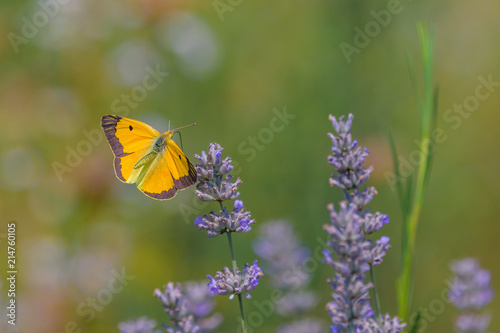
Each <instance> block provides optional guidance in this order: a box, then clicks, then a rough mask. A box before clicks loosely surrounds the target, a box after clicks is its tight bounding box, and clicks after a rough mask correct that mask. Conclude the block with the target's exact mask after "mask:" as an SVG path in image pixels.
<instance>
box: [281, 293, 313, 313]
mask: <svg viewBox="0 0 500 333" xmlns="http://www.w3.org/2000/svg"><path fill="white" fill-rule="evenodd" d="M317 304H318V298H317V297H316V294H314V293H313V292H310V291H304V290H301V291H286V292H285V294H284V295H283V296H282V297H281V298H280V299H279V300H278V301H277V302H276V312H277V313H278V314H280V315H282V316H294V315H298V314H301V313H304V312H306V311H308V310H311V309H312V308H314V307H315V306H316V305H317Z"/></svg>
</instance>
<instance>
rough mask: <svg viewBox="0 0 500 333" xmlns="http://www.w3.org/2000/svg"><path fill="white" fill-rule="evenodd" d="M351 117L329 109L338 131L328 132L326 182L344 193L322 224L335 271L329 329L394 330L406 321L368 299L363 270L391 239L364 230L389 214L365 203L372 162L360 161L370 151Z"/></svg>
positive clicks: (327, 256) (393, 332) (364, 332)
mask: <svg viewBox="0 0 500 333" xmlns="http://www.w3.org/2000/svg"><path fill="white" fill-rule="evenodd" d="M353 119H354V117H353V115H352V114H349V116H348V119H347V121H346V120H345V117H344V116H341V117H340V118H339V119H338V120H337V119H336V118H335V117H333V116H331V115H330V120H331V121H332V124H333V128H334V130H335V131H336V132H337V135H333V134H331V133H328V135H329V136H330V138H331V139H332V155H331V156H329V157H328V162H329V163H330V164H331V165H333V167H334V168H335V173H334V174H333V175H332V178H330V185H332V186H333V185H335V186H337V187H339V188H341V189H342V190H343V192H344V196H345V199H346V200H345V201H342V202H340V205H339V206H340V207H339V209H338V211H335V209H334V207H333V205H332V204H331V205H329V206H328V209H329V210H330V224H327V225H324V226H323V229H324V230H325V231H326V232H327V233H328V234H329V235H330V237H331V238H330V240H329V241H328V243H327V244H328V246H329V247H330V248H331V251H330V250H326V249H325V250H324V251H323V254H324V256H325V262H326V263H327V264H329V265H330V266H331V267H332V268H333V269H334V270H335V272H336V273H335V276H334V277H333V278H332V279H330V280H329V281H328V282H329V283H330V285H331V286H332V288H333V295H332V296H333V301H331V302H329V303H328V304H327V305H326V309H327V311H328V314H329V315H330V316H331V317H332V323H333V325H332V326H330V330H331V332H332V333H333V332H335V333H337V332H345V331H348V332H357V333H371V332H373V333H397V332H400V331H402V330H403V328H404V327H405V326H406V325H405V324H401V323H400V322H401V320H400V319H399V318H397V317H391V316H389V315H387V314H386V315H385V316H382V314H377V316H378V318H377V317H374V311H373V310H372V307H371V305H370V297H369V295H368V291H369V290H370V289H371V288H373V284H372V283H369V282H367V278H366V273H367V272H368V271H369V270H370V269H371V267H372V266H375V265H378V264H380V263H381V262H382V259H383V257H384V256H385V253H386V252H387V250H388V249H389V248H390V244H389V237H386V236H382V237H381V238H380V239H378V240H375V241H373V240H370V239H368V238H367V237H366V236H367V235H369V234H372V233H374V232H376V231H379V230H380V229H381V228H382V227H383V226H384V225H385V224H387V223H388V222H389V219H388V217H387V215H385V214H381V213H379V212H376V213H375V214H372V213H370V212H369V210H368V208H366V206H367V205H368V203H370V202H371V200H372V199H373V196H374V195H375V194H376V193H377V191H376V190H375V188H373V187H366V188H365V189H364V190H362V189H361V185H363V184H364V183H365V182H366V181H367V180H368V178H369V176H370V174H371V172H372V170H373V168H372V167H369V168H365V167H364V162H365V159H366V157H367V156H368V151H367V150H366V149H365V148H361V147H358V144H357V141H355V140H354V141H353V140H352V137H351V126H352V120H353ZM332 252H333V253H334V254H335V256H332Z"/></svg>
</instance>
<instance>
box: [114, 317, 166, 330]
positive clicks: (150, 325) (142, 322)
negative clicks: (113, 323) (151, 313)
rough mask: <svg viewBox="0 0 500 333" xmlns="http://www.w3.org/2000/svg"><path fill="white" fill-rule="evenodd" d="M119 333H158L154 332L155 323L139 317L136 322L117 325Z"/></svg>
mask: <svg viewBox="0 0 500 333" xmlns="http://www.w3.org/2000/svg"><path fill="white" fill-rule="evenodd" d="M118 328H119V329H120V333H160V331H155V330H154V329H155V328H156V321H154V320H152V319H148V318H147V317H141V318H139V319H137V320H129V321H126V322H122V323H119V324H118Z"/></svg>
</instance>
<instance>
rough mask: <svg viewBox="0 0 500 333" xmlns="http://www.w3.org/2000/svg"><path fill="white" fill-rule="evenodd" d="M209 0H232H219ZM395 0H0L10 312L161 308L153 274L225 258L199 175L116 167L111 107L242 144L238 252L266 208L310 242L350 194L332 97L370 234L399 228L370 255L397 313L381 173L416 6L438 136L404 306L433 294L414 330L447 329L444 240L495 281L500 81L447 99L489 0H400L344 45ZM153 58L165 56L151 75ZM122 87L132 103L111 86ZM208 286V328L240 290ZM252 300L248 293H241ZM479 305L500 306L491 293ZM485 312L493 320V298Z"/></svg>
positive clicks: (202, 140)
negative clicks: (110, 290)
mask: <svg viewBox="0 0 500 333" xmlns="http://www.w3.org/2000/svg"><path fill="white" fill-rule="evenodd" d="M217 3H223V4H225V5H226V6H228V7H226V8H229V9H228V10H227V11H225V12H224V13H218V12H217V10H216V9H215V7H214V4H217ZM230 3H232V5H231V4H230ZM391 3H392V4H393V5H394V2H393V1H392V2H388V1H352V0H351V1H338V0H331V1H285V0H278V1H271V2H270V1H246V0H242V1H236V0H233V1H228V0H221V1H220V2H212V1H206V2H202V1H176V0H171V1H161V0H143V1H118V0H104V1H91V0H71V1H62V0H61V2H60V3H59V2H57V4H58V5H54V2H49V1H41V2H36V1H25V0H23V1H2V2H1V3H0V35H1V36H3V37H2V38H1V39H0V114H1V118H0V120H1V124H2V126H1V128H2V130H1V131H0V142H1V145H0V194H1V200H0V212H1V226H0V233H1V236H2V237H3V238H2V239H1V240H2V242H1V244H2V246H1V247H0V248H1V251H2V252H3V253H2V254H1V255H0V257H1V258H4V259H2V262H1V263H0V276H2V277H4V276H5V273H4V272H5V271H6V270H7V267H6V262H5V261H6V260H5V257H6V254H5V252H6V242H5V233H6V232H7V223H8V222H9V221H16V222H17V228H18V231H17V237H18V245H17V251H18V253H17V260H18V271H19V274H18V281H17V284H18V285H17V288H18V298H17V300H18V304H19V309H18V326H17V328H18V329H19V332H41V333H45V332H63V331H64V330H65V325H66V324H67V323H68V322H71V321H74V322H76V323H77V325H78V327H79V328H80V329H81V330H82V332H116V331H117V324H118V322H120V321H123V320H128V319H133V318H138V317H140V316H143V315H148V316H149V317H151V318H154V319H155V320H157V322H167V321H168V320H167V317H166V315H165V314H164V312H163V309H162V307H161V305H160V303H159V301H158V300H157V299H156V298H154V297H153V296H152V294H153V290H154V289H155V288H159V287H161V286H162V285H164V284H166V283H167V282H168V281H185V280H199V279H202V278H203V277H204V276H205V275H207V274H212V275H213V274H215V272H216V271H217V270H220V269H221V268H222V267H223V266H225V265H229V264H230V256H229V252H228V248H227V240H226V239H225V237H219V238H216V239H212V240H208V239H207V238H206V234H204V233H203V232H200V231H198V230H197V228H196V227H195V226H194V225H193V224H192V221H193V220H194V218H195V217H196V216H197V214H204V213H208V212H209V211H210V210H211V209H216V208H217V206H216V205H215V204H213V203H211V204H209V205H205V206H203V207H201V206H199V201H198V200H197V199H196V197H195V196H194V188H193V187H192V188H189V189H187V190H185V191H182V192H180V193H179V194H178V195H177V197H175V198H174V199H173V200H169V201H155V200H152V199H149V198H147V197H146V196H144V195H143V194H142V193H141V192H139V191H138V190H137V189H136V188H135V186H132V185H126V184H123V183H121V182H120V181H119V180H118V179H117V178H116V177H115V175H114V173H113V169H112V153H111V151H110V149H109V147H108V145H107V143H106V142H105V141H104V140H103V139H102V135H101V134H100V133H101V128H100V118H101V116H102V115H104V114H115V113H119V112H122V115H124V114H125V113H126V114H127V115H128V116H129V117H131V118H135V119H139V120H143V121H146V122H148V123H149V124H150V125H152V126H153V127H155V128H157V129H158V130H160V131H164V130H166V129H167V126H168V122H169V121H171V123H172V126H173V127H176V126H182V125H185V124H189V123H192V122H196V123H197V124H198V125H197V126H195V127H191V128H186V129H184V130H182V134H183V144H184V151H185V152H186V154H187V155H188V156H189V157H192V156H193V154H195V153H200V151H201V150H206V149H207V147H208V144H209V143H210V142H213V141H216V142H218V143H220V144H221V145H222V146H223V147H224V148H225V150H224V154H225V156H228V155H229V156H231V157H232V158H233V160H234V161H236V162H237V163H238V165H239V166H238V168H237V169H236V170H237V171H238V176H239V177H241V179H242V180H243V184H242V185H241V186H240V187H239V189H240V192H241V196H240V199H242V200H243V201H244V202H245V205H246V207H247V209H248V210H250V211H251V212H252V214H253V217H254V218H255V219H256V220H257V223H256V224H255V226H254V227H253V230H252V232H249V233H246V234H238V235H235V237H234V241H235V251H236V256H237V259H238V261H239V263H240V266H241V265H242V264H243V263H244V262H251V261H253V260H254V259H255V258H256V255H255V254H254V253H253V251H252V249H251V244H252V240H253V239H255V237H257V231H258V229H259V225H260V224H262V223H265V222H266V221H269V220H273V219H277V218H286V219H289V220H290V221H291V222H292V223H293V224H294V226H295V228H296V232H297V233H298V234H299V235H300V237H301V239H302V240H303V241H304V243H305V244H307V245H309V246H310V247H312V248H316V247H317V246H318V241H317V238H318V237H320V238H321V239H324V238H325V235H324V232H323V231H322V225H323V224H324V223H327V222H328V213H327V210H326V205H327V203H329V202H338V201H340V200H341V199H342V193H341V191H340V190H338V189H335V188H334V189H332V188H330V186H329V184H328V178H329V176H330V173H331V172H332V168H331V167H330V166H329V165H328V164H327V155H328V154H329V150H330V139H329V138H327V136H326V133H327V132H329V131H332V128H331V123H330V122H329V121H328V114H330V113H331V114H333V115H336V116H339V115H342V114H347V113H353V114H354V115H355V122H354V129H353V133H354V136H355V138H356V139H358V140H359V142H360V144H361V145H363V146H366V147H368V149H369V151H370V152H371V156H370V158H369V160H368V162H369V163H370V164H372V165H374V167H375V171H374V173H373V174H372V177H371V178H370V181H369V184H370V185H373V186H375V187H376V188H377V190H378V192H379V195H378V196H377V197H376V198H375V200H374V201H373V202H372V205H371V208H372V210H379V211H381V212H384V213H387V214H389V217H390V218H391V223H390V224H389V225H387V226H386V227H385V228H384V229H383V231H382V232H381V234H386V235H388V236H390V237H391V243H392V246H393V247H392V249H391V250H390V251H389V253H388V255H387V257H386V258H385V260H384V264H382V265H381V266H379V267H378V268H377V270H376V274H377V278H378V283H379V292H380V294H381V295H382V307H383V310H384V312H389V313H392V314H396V312H397V310H396V301H395V287H394V281H395V278H396V276H397V275H398V274H399V271H400V260H401V257H400V240H401V237H400V234H401V227H400V226H401V215H400V211H399V204H398V202H397V195H396V193H395V192H394V190H393V189H394V187H393V186H390V184H389V183H388V181H387V179H386V175H387V173H390V172H392V161H391V157H390V148H389V145H388V140H387V136H386V129H387V128H388V127H390V128H391V129H392V130H393V132H394V135H395V138H396V141H397V144H398V149H399V151H400V154H401V156H402V157H404V158H405V159H408V156H410V153H411V152H412V151H414V150H415V149H416V145H415V143H414V141H415V140H416V139H417V138H418V134H419V128H418V124H419V122H418V113H417V107H416V102H415V96H414V92H413V90H412V88H411V84H410V81H409V75H408V70H407V59H406V52H407V51H409V53H410V54H411V55H412V56H413V57H414V58H416V59H418V54H419V48H418V39H417V34H416V29H415V23H416V22H417V21H418V20H421V19H425V20H427V22H428V23H429V25H430V27H431V28H432V29H433V30H434V35H435V49H436V60H435V78H436V82H437V83H439V85H440V100H439V105H440V106H439V116H438V119H439V120H438V127H440V128H442V130H443V131H444V132H445V133H446V136H447V139H446V140H444V142H442V143H440V144H438V145H437V146H436V154H435V159H434V165H433V170H432V176H431V181H430V185H429V189H428V192H427V196H426V200H425V204H424V208H423V213H422V218H421V223H420V226H419V234H418V239H417V249H416V251H417V258H416V275H415V296H414V302H413V311H414V310H416V309H418V308H419V307H422V308H427V309H429V307H435V309H438V310H439V311H438V312H439V313H437V314H436V311H434V312H433V311H432V310H429V317H428V318H427V320H426V322H427V328H426V329H425V332H448V331H451V330H452V326H453V318H454V316H455V315H456V311H455V309H454V308H453V307H452V306H451V305H449V304H447V303H443V302H441V304H444V305H443V306H442V307H441V306H439V305H438V304H437V303H439V301H435V300H439V299H440V298H441V293H442V291H443V290H445V289H446V288H447V285H446V283H445V281H446V279H448V278H449V277H450V275H451V273H450V270H449V261H450V260H452V259H456V258H462V257H465V256H474V257H477V258H479V259H480V261H481V264H482V265H483V266H484V267H485V268H487V269H490V270H491V272H492V276H493V285H494V288H495V289H496V290H497V291H498V290H500V282H499V281H500V280H499V279H498V276H499V275H500V266H499V265H498V259H497V258H498V257H497V256H498V255H499V248H500V247H499V245H498V244H499V243H498V237H499V235H500V227H499V226H498V221H499V220H500V210H499V208H498V202H499V200H500V194H499V191H498V188H499V186H500V178H498V177H496V175H497V174H498V169H499V166H500V157H499V154H498V144H499V142H500V131H498V122H499V121H500V113H499V112H498V110H499V108H500V89H499V88H500V87H498V86H497V87H493V88H491V89H492V90H491V91H490V94H489V95H488V97H487V98H484V99H483V100H480V101H479V105H476V106H474V107H470V108H472V109H474V111H471V112H467V113H464V115H463V116H462V115H460V114H459V113H456V112H455V111H453V105H454V104H463V103H464V102H466V103H472V102H473V101H474V98H473V97H471V96H474V95H475V93H476V89H477V87H478V86H479V85H480V84H481V82H480V80H479V77H483V78H485V79H487V78H488V76H492V79H493V81H495V82H498V81H500V34H499V31H500V21H499V20H498V17H499V15H500V3H499V2H498V1H494V0H485V1H480V2H473V1H466V0H445V1H401V2H400V3H399V5H398V6H397V8H398V12H397V13H395V14H392V15H391V16H390V22H388V23H387V24H384V25H386V26H381V25H378V27H379V31H378V33H377V30H372V32H371V33H372V35H373V37H369V40H368V42H367V41H366V40H365V42H367V43H365V44H367V45H363V46H364V47H360V48H358V51H359V52H357V53H353V54H351V56H350V57H349V58H350V59H349V60H350V61H348V60H347V58H346V57H345V56H344V54H343V52H342V50H341V47H340V44H341V43H343V42H344V43H348V44H351V45H355V41H354V39H355V37H356V30H355V28H356V27H357V28H359V29H361V30H364V29H365V27H366V25H367V24H368V23H370V22H376V21H375V18H374V16H373V14H372V13H371V12H372V11H375V12H377V13H378V12H380V11H381V10H387V8H388V5H389V6H391ZM40 13H42V14H40ZM43 13H45V14H43ZM47 13H48V14H47ZM30 25H32V26H30ZM372 25H373V24H372ZM375 25H377V24H375ZM358 42H359V41H358ZM147 68H150V69H156V68H159V69H160V71H163V72H168V76H166V77H163V78H162V82H160V83H159V84H158V85H157V87H156V88H154V89H151V90H144V89H143V88H141V87H142V85H143V83H142V81H143V79H144V78H145V77H146V76H147V75H148V70H147ZM417 68H418V67H417ZM151 82H152V81H151ZM137 87H139V88H137ZM141 89H142V90H141ZM480 89H482V90H481V92H483V93H486V92H487V90H485V89H484V88H480ZM141 92H145V94H141ZM132 93H134V94H135V95H133V96H136V98H135V99H133V100H132V102H131V104H129V105H128V106H127V104H126V102H124V100H122V98H125V97H123V96H124V95H131V94H132ZM471 101H472V102H471ZM469 106H470V104H469ZM285 108H286V110H287V112H288V113H289V114H291V115H294V116H295V117H294V118H293V119H289V123H288V124H285V125H284V126H283V130H281V131H274V132H272V131H271V133H272V137H271V136H269V137H268V136H266V135H269V133H270V131H269V130H266V128H267V129H269V128H271V120H272V119H273V117H275V112H276V111H274V112H273V110H279V111H280V112H283V110H284V109H285ZM449 109H451V111H448V113H447V110H449ZM445 115H448V116H449V117H452V116H453V117H455V118H453V119H455V120H453V121H451V120H450V118H446V117H445ZM457 117H458V118H457ZM459 120H460V124H459V123H458V121H459ZM97 133H99V135H98V134H97ZM259 135H260V137H261V138H263V139H260V138H259ZM88 136H89V137H90V138H91V139H92V140H93V141H92V140H89V139H88ZM250 137H254V138H257V139H256V140H257V144H258V146H256V147H257V148H259V149H256V148H252V143H251V140H252V139H251V138H250ZM99 138H100V139H99ZM249 148H251V149H253V150H254V152H255V154H253V153H250V152H249V150H248V149H249ZM75 152H76V153H75ZM192 160H193V159H192ZM193 162H194V161H193ZM55 167H56V168H57V170H58V171H57V172H56V170H55V169H54V168H55ZM122 268H124V269H125V271H126V273H127V274H128V275H132V276H134V277H135V278H134V279H133V280H131V281H130V282H129V283H128V285H127V286H125V287H124V289H123V291H122V292H120V293H117V294H114V295H113V298H112V301H111V302H110V303H109V304H108V305H106V306H104V308H103V310H102V311H100V312H96V314H95V319H93V320H91V321H90V323H88V324H87V323H85V321H84V318H85V317H82V316H81V315H79V314H77V308H78V306H79V305H80V304H82V302H85V301H86V299H87V298H88V297H95V296H96V293H97V292H98V291H99V290H100V289H102V288H103V287H105V286H107V284H108V282H109V280H110V278H111V276H112V270H116V271H121V270H122ZM332 275H333V272H332V270H331V269H330V268H329V267H327V266H326V265H319V266H318V268H317V269H316V270H315V271H314V279H313V282H312V285H311V287H312V288H313V289H315V290H316V291H318V293H319V295H320V299H321V301H320V303H319V304H318V306H317V308H316V310H315V313H314V314H315V316H317V317H319V318H323V319H324V321H325V323H329V318H328V316H327V314H326V311H325V310H324V304H325V303H326V302H327V301H328V300H330V290H331V289H330V287H329V286H328V285H327V284H326V283H325V280H326V278H327V277H329V276H332ZM269 288H270V284H269V281H268V280H266V277H264V278H263V279H262V282H261V285H259V287H258V288H257V289H256V290H255V292H254V298H253V300H257V301H258V300H263V299H267V297H268V294H269V290H270V289H269ZM1 299H2V301H5V299H6V288H5V283H4V286H3V289H2V293H1ZM217 300H218V306H217V311H218V312H221V313H223V314H224V316H225V321H224V324H223V326H222V327H221V329H220V330H219V331H220V332H234V328H235V327H236V324H237V321H236V318H237V316H238V309H237V306H236V303H235V302H236V301H232V302H231V301H229V300H227V299H226V298H225V297H219V298H218V299H217ZM245 307H246V311H247V313H250V312H252V311H255V307H254V303H253V302H252V301H246V302H245ZM489 310H490V311H491V313H493V314H495V313H500V302H499V301H498V299H495V300H494V301H493V303H492V304H491V305H490V306H489ZM433 313H434V315H433ZM1 320H2V325H4V324H5V323H4V322H3V321H5V317H4V316H3V318H2V319H1ZM281 322H283V319H281V318H280V317H278V316H277V315H273V316H271V317H269V318H267V319H266V322H265V324H264V325H263V326H262V327H259V328H258V329H256V330H255V331H258V332H274V331H275V330H276V327H277V326H278V325H279V324H280V323H281ZM0 327H1V326H0ZM4 328H5V327H4ZM5 329H6V328H5ZM490 331H493V332H495V331H496V332H498V331H500V319H499V318H498V317H494V318H493V320H492V324H491V330H490Z"/></svg>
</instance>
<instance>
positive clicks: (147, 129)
mask: <svg viewBox="0 0 500 333" xmlns="http://www.w3.org/2000/svg"><path fill="white" fill-rule="evenodd" d="M101 125H102V128H103V130H104V134H105V135H106V138H107V139H108V142H109V145H110V147H111V150H112V151H113V154H114V155H115V161H114V166H115V174H116V177H118V179H120V180H121V181H122V182H124V183H128V184H133V183H137V188H138V189H139V190H140V191H141V192H142V193H144V194H145V195H147V196H148V197H151V198H153V199H158V200H167V199H171V198H173V197H174V196H175V195H176V193H177V190H182V189H185V188H187V187H189V186H191V185H193V184H194V183H196V179H197V174H196V169H195V168H194V167H193V165H192V164H191V162H189V159H188V158H187V157H186V155H185V154H184V152H183V151H182V150H181V149H180V148H179V146H178V145H177V144H176V143H175V142H174V141H173V140H172V136H173V135H174V132H175V130H172V131H170V130H168V131H166V132H165V133H163V134H160V133H159V132H158V131H157V130H155V129H154V128H153V127H151V126H149V125H147V124H145V123H143V122H140V121H137V120H133V119H129V118H122V117H120V116H114V115H105V116H103V117H102V119H101ZM193 125H194V124H193ZM188 126H190V125H188Z"/></svg>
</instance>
